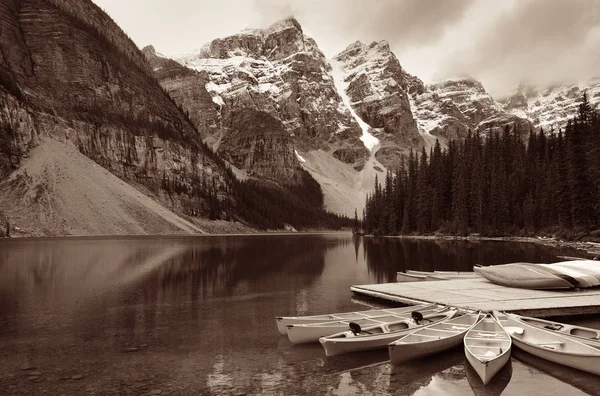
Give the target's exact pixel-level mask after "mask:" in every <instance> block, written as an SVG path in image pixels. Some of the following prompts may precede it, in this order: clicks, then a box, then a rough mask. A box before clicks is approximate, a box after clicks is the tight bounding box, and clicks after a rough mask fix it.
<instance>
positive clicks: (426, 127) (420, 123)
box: [408, 96, 442, 149]
mask: <svg viewBox="0 0 600 396" xmlns="http://www.w3.org/2000/svg"><path fill="white" fill-rule="evenodd" d="M408 99H409V102H410V111H411V112H412V114H413V117H414V119H415V121H416V122H417V128H418V129H419V133H420V134H421V136H422V137H423V141H424V142H425V148H426V149H429V148H431V147H433V146H434V145H435V141H436V140H437V137H435V136H433V135H432V134H431V131H433V130H435V129H436V128H437V127H439V125H440V122H441V121H442V117H435V116H434V117H429V119H428V118H426V117H422V118H421V117H419V110H420V109H419V107H418V106H417V105H416V103H415V99H414V98H413V97H412V96H409V97H408ZM422 115H423V114H421V116H422Z"/></svg>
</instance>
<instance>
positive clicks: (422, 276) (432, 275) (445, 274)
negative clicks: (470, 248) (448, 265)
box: [396, 270, 478, 282]
mask: <svg viewBox="0 0 600 396" xmlns="http://www.w3.org/2000/svg"><path fill="white" fill-rule="evenodd" d="M477 277H478V275H477V274H476V273H474V272H458V271H433V272H427V271H413V270H407V271H406V272H396V282H418V281H428V280H429V281H432V280H450V279H473V278H477Z"/></svg>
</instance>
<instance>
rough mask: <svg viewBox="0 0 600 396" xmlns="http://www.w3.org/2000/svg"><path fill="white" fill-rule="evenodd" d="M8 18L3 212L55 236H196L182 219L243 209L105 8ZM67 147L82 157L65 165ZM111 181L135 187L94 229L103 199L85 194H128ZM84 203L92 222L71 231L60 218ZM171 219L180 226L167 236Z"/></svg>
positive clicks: (111, 200)
mask: <svg viewBox="0 0 600 396" xmlns="http://www.w3.org/2000/svg"><path fill="white" fill-rule="evenodd" d="M0 15H1V17H0V32H1V34H0V143H1V144H0V180H2V183H0V203H1V204H2V207H1V208H0V210H2V212H3V216H6V217H8V218H9V219H12V220H13V225H14V226H17V227H19V228H20V229H22V230H25V232H27V231H28V230H29V231H31V233H32V234H39V233H42V234H45V235H48V234H64V233H70V232H71V231H69V230H72V232H79V231H77V230H82V229H88V230H92V231H89V232H93V230H94V229H96V231H95V232H96V233H149V232H154V233H156V232H160V233H162V232H190V231H195V230H197V227H196V226H194V225H190V224H189V221H187V220H185V221H183V220H182V219H181V217H180V216H181V215H190V214H194V215H201V216H207V215H208V213H209V212H210V211H211V210H214V208H213V207H212V206H214V205H215V202H219V203H220V205H219V207H220V208H221V209H223V211H229V208H230V207H233V206H235V202H233V201H232V200H231V199H230V198H229V190H230V188H231V184H232V182H233V179H232V176H231V175H230V173H228V171H227V170H226V168H225V167H224V165H223V163H222V161H221V160H220V159H219V158H218V157H216V156H215V155H214V153H212V152H211V151H210V150H209V149H208V148H207V147H206V146H205V145H203V143H202V135H201V134H200V132H199V131H198V129H197V128H196V127H195V125H194V124H193V123H192V122H191V121H190V120H189V119H188V118H187V117H186V115H185V114H184V113H183V112H182V111H181V110H180V109H179V108H178V105H177V104H176V103H175V102H174V101H173V100H172V98H171V97H170V96H169V95H168V94H167V93H166V92H165V91H164V90H163V89H162V88H161V87H160V85H159V84H157V82H156V80H155V77H154V75H153V73H152V70H151V69H150V67H149V65H148V63H147V62H146V60H145V58H144V55H143V54H142V53H141V51H140V50H139V49H138V48H137V47H136V46H135V44H134V43H133V42H132V41H131V40H130V39H129V38H128V37H127V36H126V35H125V34H124V33H123V31H122V30H121V29H120V28H119V27H118V26H117V25H116V24H115V23H114V22H113V21H112V20H111V19H110V18H109V17H108V16H107V15H106V14H105V13H104V12H103V11H102V10H101V9H100V8H98V7H97V6H96V5H94V4H93V3H92V2H91V1H89V0H80V1H77V2H72V1H67V0H6V1H2V2H1V3H0ZM60 147H62V150H63V151H64V153H71V154H70V155H59V154H58V152H60V151H61V148H60ZM49 153H57V154H49ZM77 154H79V155H81V157H82V158H80V157H79V155H77ZM86 157H87V158H86ZM84 159H90V160H93V161H94V162H95V164H94V163H90V162H86V161H85V160H84ZM70 161H74V163H78V164H81V167H80V168H81V169H79V170H78V171H80V172H83V173H80V174H79V176H77V173H76V171H77V169H73V164H72V163H69V162H70ZM102 168H104V169H105V170H108V171H109V172H110V174H111V175H107V174H105V173H104V172H103V169H102ZM84 174H85V175H84ZM111 176H112V177H118V178H120V179H122V180H124V181H126V182H127V183H128V184H129V185H130V186H129V187H127V188H125V187H123V188H124V189H123V190H122V194H104V195H100V196H102V197H103V198H105V200H106V201H107V202H105V204H106V211H107V213H103V216H104V217H100V220H101V219H102V218H104V219H105V221H107V222H116V223H118V224H106V225H105V226H104V227H100V228H98V227H94V226H92V224H94V222H95V221H98V217H96V216H95V215H94V216H92V214H94V213H98V210H99V208H98V205H99V201H98V197H97V196H89V194H93V193H94V188H91V187H92V186H89V185H86V186H84V185H82V184H83V183H84V182H91V183H93V182H97V183H98V185H97V188H99V189H100V190H103V189H104V188H109V186H115V185H116V184H118V183H117V181H116V180H115V179H116V178H115V179H113V178H112V177H111ZM67 182H68V183H67ZM67 184H68V185H67ZM16 186H18V187H19V188H16ZM111 188H112V187H111ZM56 189H63V190H65V191H71V192H72V194H64V193H59V192H57V191H56ZM136 191H137V193H136ZM75 202H77V205H79V207H78V208H77V211H78V213H81V214H82V215H81V216H80V217H78V218H75V217H73V216H65V217H64V218H63V220H62V223H61V220H60V219H59V218H58V217H56V216H54V215H55V214H56V213H66V212H68V211H69V210H70V207H71V205H73V204H74V203H75ZM151 202H160V203H161V204H162V205H165V206H168V207H170V208H171V209H172V210H173V211H175V212H177V213H179V214H175V213H173V212H171V211H169V210H167V209H164V208H162V209H161V205H160V204H158V203H154V204H152V203H151ZM150 207H151V208H152V209H148V208H150ZM73 209H74V210H75V208H73ZM88 212H89V213H90V216H89V218H88V217H87V216H86V215H85V214H86V213H88ZM109 212H110V213H109ZM159 212H160V213H159ZM167 212H168V213H169V214H168V215H166V214H165V213H167ZM123 213H130V214H131V216H129V217H128V216H122V214H123ZM0 215H2V213H0ZM53 216H54V217H53ZM164 216H167V217H169V218H170V219H172V220H173V219H177V220H173V221H171V223H172V224H175V225H172V226H168V227H163V226H161V225H160V224H164V221H163V220H164ZM92 217H94V218H93V219H92ZM130 217H135V219H133V220H132V219H131V218H130ZM142 223H144V224H145V226H140V227H138V226H137V225H139V224H142ZM136 224H137V225H136ZM153 224H154V225H156V226H152V225H153ZM87 225H89V227H87ZM85 233H87V232H85Z"/></svg>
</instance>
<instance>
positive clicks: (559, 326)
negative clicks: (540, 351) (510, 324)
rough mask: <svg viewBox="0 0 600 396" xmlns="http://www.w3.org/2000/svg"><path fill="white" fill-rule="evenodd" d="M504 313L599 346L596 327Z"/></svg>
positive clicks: (599, 335)
mask: <svg viewBox="0 0 600 396" xmlns="http://www.w3.org/2000/svg"><path fill="white" fill-rule="evenodd" d="M505 315H506V316H510V317H511V318H513V319H515V320H518V321H519V322H524V323H526V324H528V325H531V326H535V327H538V328H541V329H544V330H550V331H554V332H556V333H560V334H563V335H568V336H572V337H575V338H577V339H578V340H579V341H580V342H583V343H584V344H588V345H591V346H595V347H600V330H598V329H592V328H590V327H583V326H575V325H570V324H566V323H559V322H553V321H551V320H546V319H538V318H531V317H529V316H521V315H516V314H509V313H507V314H505Z"/></svg>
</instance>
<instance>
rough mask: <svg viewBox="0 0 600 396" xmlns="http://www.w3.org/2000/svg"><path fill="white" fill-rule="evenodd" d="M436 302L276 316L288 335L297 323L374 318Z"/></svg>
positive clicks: (278, 323)
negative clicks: (319, 313)
mask: <svg viewBox="0 0 600 396" xmlns="http://www.w3.org/2000/svg"><path fill="white" fill-rule="evenodd" d="M432 305H435V304H421V305H412V306H409V307H399V308H385V309H370V310H367V311H357V312H340V313H334V314H324V315H313V316H279V317H277V318H275V320H276V321H277V330H279V333H280V334H282V335H287V326H288V325H295V324H308V323H322V322H327V321H336V320H344V319H345V320H356V319H364V318H373V317H376V316H385V315H394V314H397V313H406V312H412V311H416V310H419V309H424V308H425V307H429V306H432Z"/></svg>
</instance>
